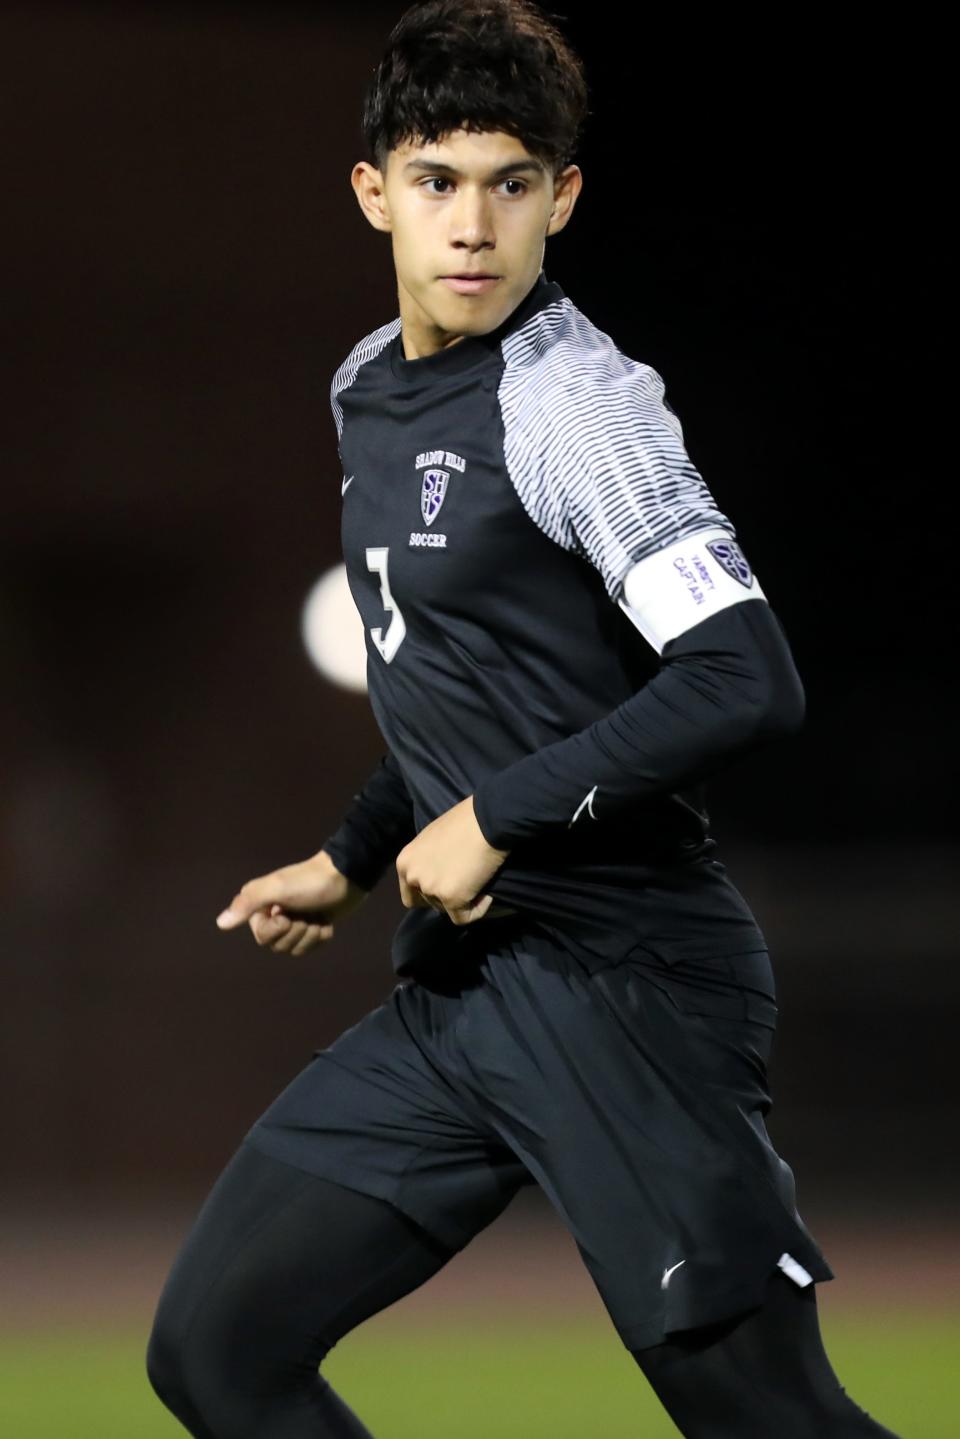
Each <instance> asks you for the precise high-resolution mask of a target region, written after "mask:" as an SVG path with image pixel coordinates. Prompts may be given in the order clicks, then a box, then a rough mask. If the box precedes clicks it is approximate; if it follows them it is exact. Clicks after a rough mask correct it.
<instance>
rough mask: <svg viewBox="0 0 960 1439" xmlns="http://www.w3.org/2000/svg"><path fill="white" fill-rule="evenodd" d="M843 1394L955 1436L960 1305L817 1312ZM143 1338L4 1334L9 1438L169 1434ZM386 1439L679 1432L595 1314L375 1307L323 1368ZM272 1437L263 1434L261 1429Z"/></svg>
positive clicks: (138, 1438) (651, 1438) (581, 1438)
mask: <svg viewBox="0 0 960 1439" xmlns="http://www.w3.org/2000/svg"><path fill="white" fill-rule="evenodd" d="M822 1325H823V1331H824V1336H825V1340H826V1343H827V1347H828V1350H829V1352H830V1357H831V1360H832V1362H833V1365H834V1368H835V1369H836V1371H837V1373H838V1374H839V1376H840V1378H841V1381H842V1382H843V1384H844V1385H845V1386H846V1388H847V1390H848V1391H849V1393H850V1394H851V1395H852V1396H853V1398H854V1399H856V1401H857V1403H858V1404H861V1405H862V1406H863V1407H864V1408H865V1409H867V1410H869V1411H870V1412H871V1413H872V1414H874V1415H875V1417H877V1418H878V1419H881V1420H882V1421H883V1422H884V1423H885V1424H887V1425H889V1426H890V1427H891V1428H893V1429H894V1430H895V1431H896V1432H897V1433H898V1434H900V1435H901V1436H902V1439H955V1436H956V1435H957V1434H958V1433H960V1398H958V1394H960V1381H958V1379H957V1374H958V1368H957V1362H956V1356H957V1353H958V1350H960V1314H957V1315H956V1316H952V1317H947V1318H943V1317H934V1316H933V1315H932V1314H930V1313H924V1312H918V1313H916V1314H914V1315H912V1316H911V1315H903V1316H901V1318H900V1321H899V1323H898V1326H897V1327H896V1328H893V1327H892V1326H891V1325H890V1324H889V1323H888V1322H885V1323H880V1322H878V1321H877V1320H875V1319H874V1318H871V1317H870V1316H868V1315H864V1316H862V1317H859V1318H856V1319H855V1318H854V1317H853V1316H852V1315H844V1316H843V1318H841V1319H835V1318H832V1317H828V1318H824V1319H823V1320H822ZM144 1345H145V1336H144V1335H140V1334H126V1335H122V1336H110V1335H105V1334H103V1333H99V1332H92V1333H90V1334H86V1335H85V1334H79V1333H71V1334H67V1335H64V1336H60V1337H54V1336H53V1335H46V1336H37V1337H35V1338H33V1339H26V1338H22V1339H11V1338H9V1337H7V1336H2V1337H0V1434H3V1435H4V1436H5V1439H175V1436H176V1435H178V1434H181V1435H182V1434H183V1433H184V1430H183V1429H182V1428H181V1427H180V1426H179V1425H178V1424H177V1423H176V1422H175V1421H174V1420H173V1419H171V1418H170V1417H169V1415H168V1414H167V1413H166V1411H165V1410H164V1409H163V1407H162V1406H161V1404H160V1403H159V1401H158V1400H157V1399H156V1398H155V1396H154V1395H153V1392H152V1390H151V1389H150V1387H149V1384H148V1382H147V1379H146V1375H145V1372H144V1367H143V1348H144ZM324 1372H325V1373H326V1374H327V1376H328V1377H329V1379H330V1380H331V1382H332V1383H333V1384H334V1386H335V1387H336V1388H337V1389H338V1390H339V1391H340V1392H341V1393H342V1395H343V1397H344V1398H345V1399H346V1400H347V1402H348V1403H349V1404H351V1406H352V1407H353V1408H354V1409H355V1410H356V1412H357V1413H358V1414H359V1415H360V1417H361V1418H362V1419H363V1420H364V1422H365V1423H366V1424H367V1425H368V1426H369V1427H370V1428H371V1430H372V1431H373V1433H374V1434H376V1435H377V1436H378V1439H381V1436H382V1439H489V1436H490V1435H491V1434H495V1435H497V1439H641V1436H642V1439H668V1436H670V1435H676V1433H677V1431H676V1429H675V1428H674V1427H673V1425H672V1424H671V1423H670V1421H669V1420H668V1419H667V1418H666V1416H665V1415H664V1414H663V1411H662V1410H661V1409H660V1408H659V1405H658V1404H657V1402H656V1400H655V1399H654V1398H653V1396H652V1394H651V1392H650V1390H649V1388H648V1386H647V1384H646V1381H645V1380H644V1378H643V1376H642V1375H641V1373H640V1371H639V1369H638V1368H637V1367H636V1365H635V1364H634V1361H633V1360H632V1358H631V1357H630V1355H629V1354H628V1353H627V1351H626V1350H625V1349H624V1348H623V1347H622V1345H621V1344H620V1341H619V1339H618V1338H617V1336H616V1334H615V1332H614V1331H613V1330H612V1329H611V1328H609V1327H606V1326H605V1325H604V1324H603V1323H602V1322H601V1323H599V1324H598V1323H597V1321H596V1320H595V1319H590V1320H589V1321H585V1320H581V1319H576V1320H571V1321H569V1322H561V1321H557V1322H551V1323H546V1322H544V1321H543V1320H542V1319H538V1320H526V1321H525V1322H524V1323H523V1324H518V1323H516V1322H515V1323H514V1324H513V1325H511V1324H509V1323H503V1322H500V1323H496V1324H494V1323H492V1322H491V1321H490V1320H488V1319H484V1320H483V1322H481V1323H473V1324H471V1325H469V1327H468V1326H465V1325H464V1324H463V1323H462V1321H461V1320H460V1319H458V1320H457V1322H456V1323H455V1324H451V1325H450V1326H449V1327H445V1328H444V1329H442V1330H440V1329H437V1330H434V1329H428V1328H425V1327H423V1326H422V1325H417V1326H410V1327H406V1326H405V1325H404V1323H403V1318H402V1314H400V1315H397V1314H390V1313H387V1314H384V1315H382V1316H380V1315H378V1316H376V1317H375V1318H374V1319H371V1320H369V1321H368V1322H367V1324H365V1325H363V1326H361V1328H360V1329H359V1330H357V1332H356V1333H354V1334H351V1335H349V1336H347V1338H346V1339H344V1340H343V1341H341V1344H340V1345H338V1346H337V1347H336V1348H335V1349H334V1350H333V1352H332V1353H331V1354H330V1355H329V1357H328V1359H327V1361H326V1364H325V1366H324ZM264 1439H267V1436H264Z"/></svg>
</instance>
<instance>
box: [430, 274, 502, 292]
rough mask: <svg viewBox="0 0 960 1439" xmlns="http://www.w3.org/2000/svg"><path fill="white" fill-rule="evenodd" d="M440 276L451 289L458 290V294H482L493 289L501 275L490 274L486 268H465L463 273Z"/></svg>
mask: <svg viewBox="0 0 960 1439" xmlns="http://www.w3.org/2000/svg"><path fill="white" fill-rule="evenodd" d="M440 278H441V280H442V281H443V283H444V284H445V285H449V286H450V289H451V290H456V292H457V294H458V295H482V294H484V293H485V291H487V290H492V289H493V287H494V285H496V284H497V282H498V281H499V279H500V276H499V275H490V274H488V273H487V272H486V271H485V270H474V271H469V270H464V271H463V272H462V274H459V275H441V276H440Z"/></svg>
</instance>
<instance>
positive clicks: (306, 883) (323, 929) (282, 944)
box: [217, 849, 368, 954]
mask: <svg viewBox="0 0 960 1439" xmlns="http://www.w3.org/2000/svg"><path fill="white" fill-rule="evenodd" d="M367 893H368V891H367V890H365V889H361V888H360V886H359V885H358V884H354V883H353V881H352V880H349V879H347V877H346V875H345V874H341V873H340V871H339V870H338V869H337V867H336V865H335V864H334V862H333V860H332V859H331V858H330V856H329V855H328V854H327V852H326V850H325V849H321V850H320V851H319V852H318V853H317V854H315V855H314V856H313V857H312V859H305V860H302V861H301V862H300V863H299V864H288V865H286V866H284V868H283V869H275V870H274V871H273V873H272V874H265V875H261V876H260V877H259V878H258V879H249V880H247V883H246V884H245V885H244V886H243V888H242V889H241V890H240V892H239V893H238V894H235V895H234V897H233V899H232V900H231V901H230V903H229V905H228V906H227V908H226V909H225V910H224V911H223V913H222V914H219V915H217V925H218V926H219V928H220V929H236V928H237V926H238V925H241V924H243V923H244V921H249V924H250V930H251V933H252V934H253V937H254V939H255V940H256V941H257V944H260V945H268V946H269V948H270V949H272V950H273V951H274V953H276V954H306V952H307V950H308V949H312V948H313V947H314V945H316V944H324V943H326V941H327V940H329V939H332V938H333V921H334V920H337V919H343V918H345V917H346V916H347V915H348V914H350V913H352V911H353V910H355V909H356V908H357V906H358V905H359V904H362V903H363V901H364V900H365V899H366V897H367Z"/></svg>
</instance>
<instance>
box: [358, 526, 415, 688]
mask: <svg viewBox="0 0 960 1439" xmlns="http://www.w3.org/2000/svg"><path fill="white" fill-rule="evenodd" d="M389 552H390V547H389V545H368V546H367V569H368V570H372V571H373V572H374V574H377V575H379V576H380V598H381V600H382V601H383V608H384V609H385V610H386V611H387V613H388V614H389V616H390V623H389V624H388V625H387V633H386V634H384V633H383V630H382V629H381V627H380V626H379V625H377V627H376V628H375V629H371V630H370V638H371V639H372V640H373V643H374V644H375V645H376V647H377V649H378V650H379V651H380V653H381V655H382V656H383V658H384V660H385V661H386V663H387V664H389V663H390V661H391V660H392V659H393V657H394V655H395V654H396V653H397V650H398V649H399V648H400V646H401V644H402V643H403V637H404V635H405V634H406V633H407V625H406V621H405V620H404V618H403V615H402V614H401V612H400V606H399V605H398V604H397V601H396V599H395V598H394V596H393V595H392V594H391V593H390V580H389V579H388V577H387V555H388V554H389Z"/></svg>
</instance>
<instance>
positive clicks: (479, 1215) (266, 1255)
mask: <svg viewBox="0 0 960 1439" xmlns="http://www.w3.org/2000/svg"><path fill="white" fill-rule="evenodd" d="M460 975H461V967H460V966H458V965H456V964H455V963H453V962H451V964H450V966H449V973H448V974H447V976H446V983H445V985H444V987H443V990H442V991H440V990H437V992H434V991H432V990H431V989H430V988H428V987H427V986H425V985H422V984H411V985H408V986H401V985H398V986H397V987H396V989H395V990H394V992H393V994H392V995H391V996H390V998H389V999H388V1000H387V1001H386V1002H385V1003H384V1004H382V1005H380V1006H379V1007H378V1008H377V1009H375V1010H373V1011H371V1012H370V1013H369V1014H367V1015H365V1016H364V1017H363V1018H362V1019H361V1020H359V1021H358V1022H357V1023H356V1024H354V1025H352V1026H351V1027H350V1028H349V1029H347V1030H345V1031H344V1032H343V1033H342V1034H341V1035H340V1036H339V1037H338V1038H337V1039H336V1040H335V1041H334V1043H333V1044H331V1045H330V1046H329V1047H328V1048H327V1049H325V1050H321V1051H318V1052H317V1053H316V1054H315V1056H314V1058H313V1059H312V1060H311V1062H310V1063H308V1064H307V1065H306V1066H305V1067H304V1068H303V1069H302V1070H301V1071H300V1072H299V1073H298V1074H297V1075H296V1076H295V1077H294V1079H293V1080H292V1081H291V1083H290V1084H289V1085H288V1086H287V1087H286V1089H285V1090H283V1092H282V1093H281V1094H280V1095H278V1096H277V1098H276V1099H275V1100H274V1101H273V1103H272V1104H271V1105H270V1106H269V1107H268V1109H267V1110H266V1111H265V1112H264V1113H263V1114H262V1115H261V1116H260V1118H259V1119H258V1120H257V1121H256V1123H255V1124H254V1125H253V1126H252V1127H251V1129H250V1130H249V1131H248V1133H247V1135H246V1136H245V1142H244V1143H243V1144H242V1145H241V1147H240V1149H239V1150H238V1151H237V1153H236V1154H235V1155H234V1156H233V1158H232V1159H231V1160H230V1162H229V1164H228V1165H227V1167H226V1169H225V1170H224V1172H223V1173H222V1174H221V1176H220V1178H219V1179H218V1180H217V1182H216V1184H215V1185H214V1187H213V1190H212V1191H211V1193H210V1195H209V1197H208V1199H207V1201H206V1203H205V1205H204V1207H203V1209H202V1210H201V1213H200V1215H199V1216H198V1218H197V1221H196V1223H195V1225H194V1227H193V1229H192V1231H191V1233H190V1234H189V1235H188V1237H187V1239H186V1241H185V1243H184V1246H183V1248H182V1250H181V1252H180V1254H179V1256H178V1258H177V1260H176V1262H175V1264H174V1267H173V1269H172V1271H171V1274H170V1276H169V1279H168V1281H167V1285H166V1287H165V1289H164V1292H163V1295H162V1296H161V1300H160V1304H159V1308H158V1312H157V1316H156V1321H155V1325H154V1331H153V1334H152V1337H151V1340H150V1346H149V1361H148V1368H149V1373H150V1377H151V1380H152V1382H153V1384H154V1387H155V1388H156V1390H157V1391H158V1393H159V1394H160V1397H161V1398H162V1399H163V1400H164V1402H165V1403H167V1405H168V1406H169V1407H170V1408H171V1409H172V1410H173V1411H174V1412H175V1413H176V1414H177V1415H178V1417H179V1418H180V1419H181V1420H182V1422H183V1423H184V1424H185V1425H186V1426H187V1428H188V1429H189V1430H190V1432H191V1433H193V1434H194V1435H195V1436H198V1439H199V1436H202V1439H211V1436H212V1439H246V1436H251V1439H252V1436H257V1439H267V1436H269V1439H307V1436H309V1439H325V1436H329V1439H361V1436H365V1435H366V1434H367V1430H366V1429H365V1428H364V1427H363V1426H362V1424H361V1422H360V1420H359V1419H357V1418H355V1417H354V1416H353V1415H352V1414H351V1413H350V1410H349V1409H348V1408H347V1407H346V1405H345V1404H344V1403H343V1402H342V1401H341V1400H340V1399H338V1398H337V1396H336V1395H334V1393H333V1392H332V1390H331V1389H330V1387H329V1385H327V1384H326V1383H325V1382H324V1379H323V1377H322V1376H318V1373H317V1366H318V1364H319V1363H320V1361H321V1360H322V1358H323V1356H324V1354H326V1353H327V1351H328V1350H329V1348H330V1347H331V1346H332V1345H333V1344H334V1343H335V1342H336V1341H337V1339H338V1338H340V1337H341V1336H342V1335H344V1334H345V1333H346V1332H347V1331H348V1330H349V1329H352V1328H353V1327H354V1326H356V1325H357V1324H359V1323H360V1322H361V1321H362V1320H363V1319H366V1318H368V1317H369V1316H370V1315H372V1314H375V1313H377V1312H378V1311H379V1310H381V1309H383V1308H384V1307H385V1306H386V1305H388V1304H391V1303H393V1302H394V1300H396V1299H398V1298H400V1296H401V1295H403V1294H407V1293H409V1292H410V1290H411V1289H414V1288H416V1287H417V1286H418V1285H420V1284H422V1283H423V1282H424V1281H425V1280H426V1279H428V1278H429V1277H430V1276H431V1275H432V1274H434V1273H436V1271H437V1270H438V1269H439V1268H441V1266H442V1265H443V1264H444V1263H445V1262H446V1261H447V1259H449V1258H450V1256H451V1255H452V1254H454V1253H456V1252H457V1251H458V1250H459V1249H462V1248H463V1247H464V1245H466V1244H467V1243H469V1241H470V1239H471V1238H473V1236H474V1235H475V1234H477V1233H479V1232H480V1230H482V1229H483V1228H485V1227H486V1225H488V1224H490V1223H491V1222H492V1220H493V1219H495V1218H496V1217H497V1215H498V1214H500V1213H501V1212H502V1211H503V1210H504V1209H505V1208H506V1206H507V1205H508V1204H509V1202H510V1200H511V1199H512V1198H513V1196H514V1194H515V1193H516V1191H517V1189H518V1187H519V1186H520V1185H521V1184H523V1183H529V1182H532V1181H531V1179H530V1175H529V1174H528V1172H527V1170H526V1169H525V1167H524V1166H523V1164H522V1163H521V1162H520V1161H519V1160H518V1159H517V1157H516V1155H514V1154H513V1152H512V1151H511V1150H510V1149H509V1148H508V1147H506V1146H505V1145H503V1144H501V1143H500V1142H499V1141H498V1140H497V1137H496V1136H495V1135H492V1134H491V1133H490V1132H489V1130H488V1129H487V1128H486V1127H485V1126H484V1124H483V1120H482V1116H481V1115H479V1114H478V1113H477V1112H476V1110H475V1109H474V1107H473V1106H471V1105H469V1104H467V1103H465V1102H464V1100H463V1097H462V1095H461V1094H460V1093H459V1091H458V1089H457V1087H456V1086H455V1085H454V1084H452V1083H451V1082H450V1081H449V1080H448V1079H447V1078H446V1077H445V1075H444V1055H443V1052H442V1046H443V1043H444V1041H445V1039H446V1037H447V1036H449V1035H450V1034H451V1033H452V1032H453V1031H454V1030H455V1028H456V1023H457V1018H458V1015H459V1007H460V1003H461V995H460V990H459V979H458V976H460ZM462 978H463V981H464V983H467V982H471V983H472V982H475V977H474V978H473V979H471V978H470V976H469V974H467V973H465V972H464V973H463V974H462ZM434 1039H436V1040H438V1041H439V1049H440V1052H435V1051H434V1050H432V1049H431V1044H432V1043H433V1041H434Z"/></svg>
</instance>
